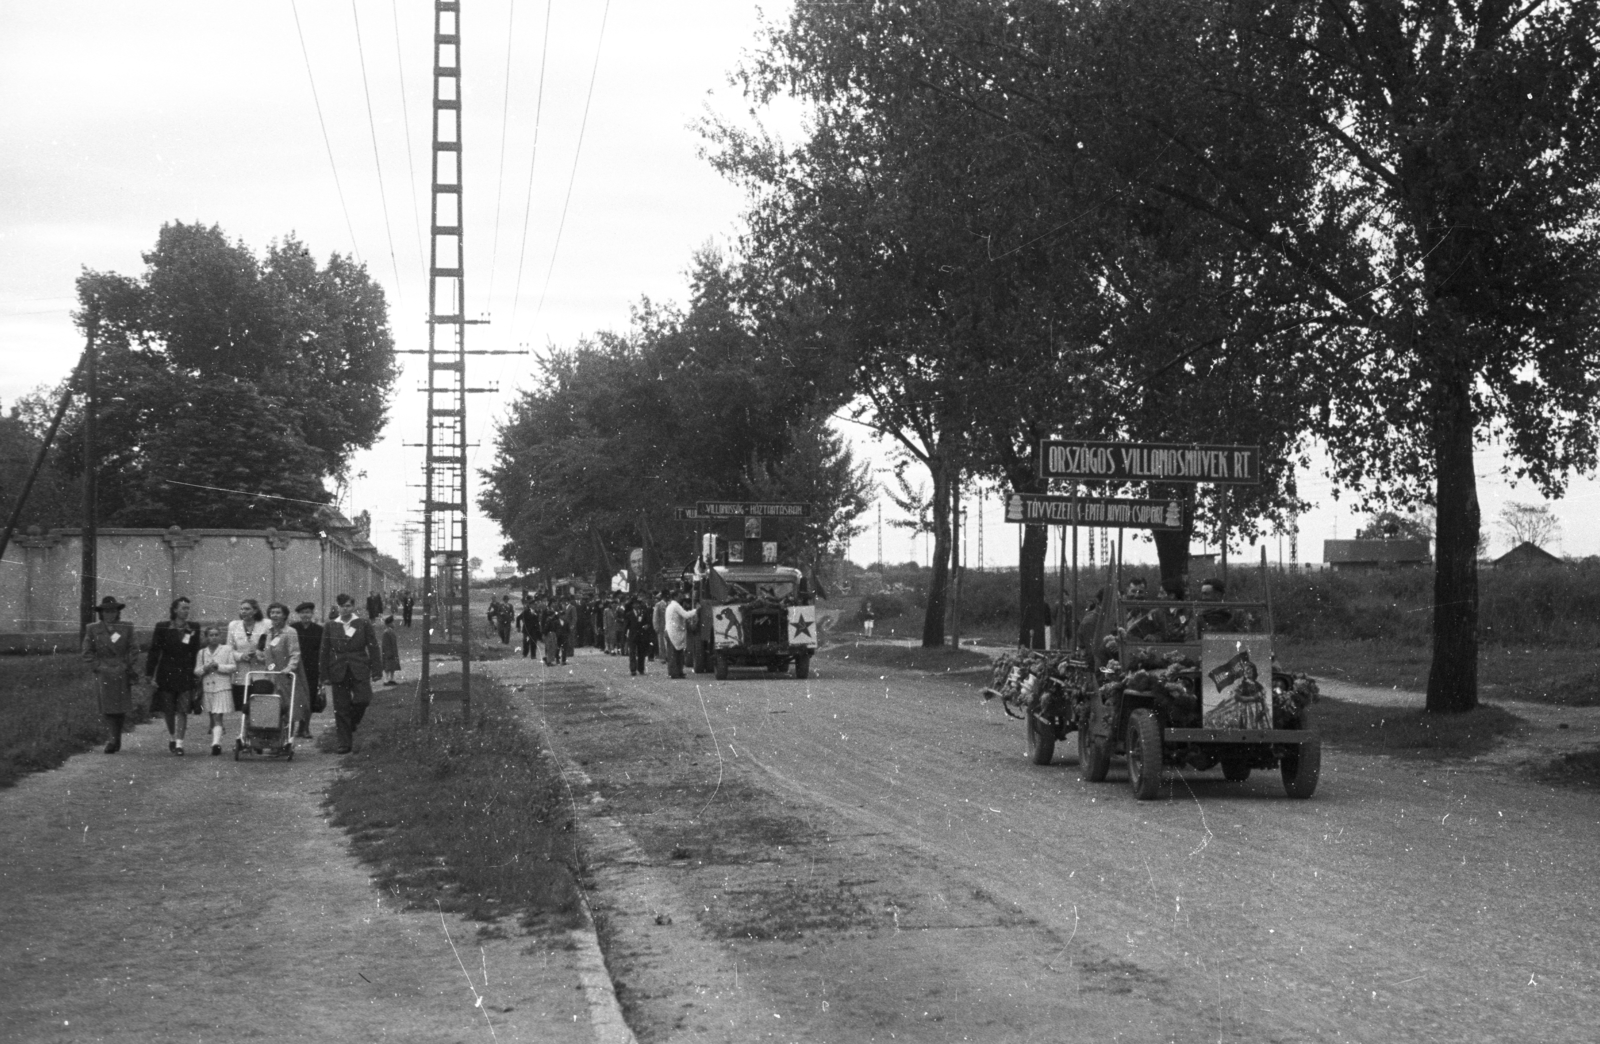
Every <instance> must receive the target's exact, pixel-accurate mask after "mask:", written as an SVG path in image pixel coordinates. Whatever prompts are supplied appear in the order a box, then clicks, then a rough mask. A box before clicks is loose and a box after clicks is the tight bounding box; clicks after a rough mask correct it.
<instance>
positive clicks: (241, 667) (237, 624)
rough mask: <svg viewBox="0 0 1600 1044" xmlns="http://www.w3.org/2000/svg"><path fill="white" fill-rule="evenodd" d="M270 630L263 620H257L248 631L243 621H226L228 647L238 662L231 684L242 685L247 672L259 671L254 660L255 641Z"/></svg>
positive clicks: (269, 626)
mask: <svg viewBox="0 0 1600 1044" xmlns="http://www.w3.org/2000/svg"><path fill="white" fill-rule="evenodd" d="M271 629H272V625H271V624H269V623H267V621H265V620H257V621H256V622H255V623H253V624H251V625H250V629H249V630H248V631H247V630H245V623H244V621H243V620H229V621H228V647H229V648H231V649H232V650H233V656H234V659H235V660H236V661H237V662H238V665H237V666H236V667H235V668H234V671H233V684H235V685H243V684H244V676H245V674H246V673H247V672H248V671H251V670H260V669H261V668H260V666H259V665H258V663H257V660H256V639H258V638H260V637H261V636H262V635H264V634H266V633H267V632H268V631H270V630H271Z"/></svg>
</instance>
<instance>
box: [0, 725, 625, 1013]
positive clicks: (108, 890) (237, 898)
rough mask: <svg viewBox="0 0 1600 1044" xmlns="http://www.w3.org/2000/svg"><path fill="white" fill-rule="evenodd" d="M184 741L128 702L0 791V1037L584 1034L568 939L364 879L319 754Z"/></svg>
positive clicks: (330, 764) (331, 767)
mask: <svg viewBox="0 0 1600 1044" xmlns="http://www.w3.org/2000/svg"><path fill="white" fill-rule="evenodd" d="M234 724H235V719H234V718H233V716H231V715H230V716H229V726H230V728H231V727H233V726H234ZM195 731H196V730H195V729H194V728H193V727H192V726H191V736H192V737H193V736H194V734H195ZM200 731H201V732H202V733H203V731H204V730H200ZM191 744H192V745H191V747H190V753H189V754H188V755H187V756H185V757H182V758H177V757H172V756H171V755H169V754H168V753H167V750H166V732H165V730H164V729H162V728H161V726H160V725H159V724H147V725H143V726H141V727H140V728H139V729H138V730H136V731H135V732H133V733H132V734H130V735H129V736H128V737H127V738H126V740H125V741H124V745H123V750H122V753H120V754H117V755H112V756H107V755H104V754H101V753H99V752H98V751H96V752H94V753H90V754H82V755H79V756H77V757H75V758H72V759H71V760H70V761H68V762H67V764H66V765H65V766H63V767H62V768H61V769H59V770H56V771H54V772H47V773H42V774H40V775H37V776H33V777H30V778H29V779H26V780H24V781H23V782H22V783H21V784H19V785H18V786H16V787H14V788H12V789H10V790H6V791H0V837H3V838H4V840H3V842H0V896H3V897H4V900H3V903H0V1040H4V1041H29V1042H31V1041H117V1042H135V1044H142V1042H149V1044H170V1042H175V1041H234V1040H260V1041H316V1042H319V1044H322V1042H327V1041H339V1042H346V1041H379V1040H382V1041H417V1042H424V1041H425V1042H429V1044H437V1042H440V1041H468V1040H471V1041H477V1040H484V1041H487V1040H498V1041H502V1042H503V1041H512V1040H521V1041H539V1042H541V1044H548V1042H554V1044H560V1042H563V1041H571V1042H590V1041H594V1040H597V1039H603V1038H602V1037H599V1036H597V1034H596V1032H595V1030H594V1028H593V1026H592V1025H591V1011H590V1008H589V1006H588V1004H587V1003H586V1000H585V996H586V995H585V992H584V990H583V989H581V988H580V987H581V986H582V985H583V975H584V972H585V969H584V968H583V967H582V963H581V957H582V954H581V951H580V950H578V949H573V948H569V947H567V946H566V945H563V943H562V941H560V940H556V941H553V942H551V941H546V942H542V943H541V942H538V941H536V940H534V939H531V938H528V937H513V938H510V939H504V940H482V941H480V940H479V939H478V938H477V937H476V935H475V929H476V927H477V926H476V925H474V924H472V923H470V922H464V921H462V920H460V919H458V918H455V917H449V918H447V919H444V920H441V918H440V917H439V916H437V915H428V914H421V913H403V912H401V911H400V910H399V908H398V903H390V902H388V901H386V900H385V898H384V897H383V896H381V895H379V894H378V893H377V892H376V891H375V890H374V889H373V887H372V885H371V882H370V879H369V877H368V875H367V873H366V872H365V870H363V869H362V868H361V867H360V865H359V864H357V863H356V861H355V860H354V859H353V858H352V857H351V856H350V854H349V851H348V848H347V846H346V844H345V839H344V834H343V832H342V831H338V830H335V829H333V828H331V827H329V826H328V824H327V822H326V820H325V819H324V818H323V814H322V795H323V793H324V791H325V789H326V787H327V784H328V781H329V779H330V778H331V774H332V773H334V772H336V771H337V760H336V758H335V756H334V755H331V754H321V753H318V752H317V751H316V750H315V748H314V747H312V746H310V745H302V746H301V747H300V748H299V749H298V750H297V752H296V755H295V758H294V760H293V761H292V762H283V761H245V762H239V763H235V762H234V760H233V758H232V757H231V754H228V755H225V756H223V757H219V758H214V757H211V756H209V754H208V753H207V750H208V748H207V747H206V746H204V745H202V744H199V743H194V742H193V739H192V740H191ZM358 744H359V739H358ZM230 751H231V747H230ZM480 997H481V998H482V999H483V1003H482V1005H479V1004H478V1003H477V1001H478V998H480ZM491 1027H492V1028H491Z"/></svg>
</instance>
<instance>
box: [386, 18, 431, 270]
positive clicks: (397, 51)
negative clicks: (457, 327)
mask: <svg viewBox="0 0 1600 1044" xmlns="http://www.w3.org/2000/svg"><path fill="white" fill-rule="evenodd" d="M398 3H399V0H390V3H389V14H390V17H391V19H392V21H393V22H394V64H395V68H396V69H398V70H399V72H400V115H401V120H400V122H401V124H402V125H403V126H404V127H405V129H406V169H407V170H409V171H410V172H411V203H412V206H411V224H412V227H413V228H415V229H416V232H417V267H418V268H420V269H421V270H422V272H423V274H424V275H426V274H427V271H428V261H427V254H426V253H425V252H424V251H423V249H422V216H421V214H422V194H421V193H419V192H418V191H417V164H416V160H415V159H414V158H413V157H414V156H415V155H416V153H415V152H413V150H412V148H411V106H410V105H409V104H408V103H407V102H406V63H405V59H404V58H403V57H402V52H403V48H402V47H401V46H400V9H399V7H398Z"/></svg>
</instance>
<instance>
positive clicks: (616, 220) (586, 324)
mask: <svg viewBox="0 0 1600 1044" xmlns="http://www.w3.org/2000/svg"><path fill="white" fill-rule="evenodd" d="M462 6H463V8H464V11H463V15H462V32H463V48H462V66H463V106H464V113H463V120H464V136H463V140H464V153H465V175H464V188H465V191H464V195H465V201H466V223H467V232H466V246H467V278H466V287H467V297H468V301H469V306H468V311H469V313H476V314H480V315H486V316H487V317H488V318H489V319H490V320H491V322H490V324H489V325H487V326H477V327H472V328H471V330H470V332H469V335H468V336H469V344H468V346H469V347H470V348H492V349H511V348H518V347H526V346H532V347H535V348H542V347H544V346H546V345H549V344H551V343H555V344H570V343H572V342H573V341H574V340H576V339H577V338H578V337H580V336H583V335H586V334H590V333H593V332H595V331H597V330H605V329H612V330H622V329H625V328H626V327H627V325H628V323H629V315H630V309H631V307H632V306H633V305H635V304H636V303H637V302H638V301H639V299H640V298H641V297H646V296H647V297H650V298H652V299H655V300H676V301H682V300H683V299H684V298H685V296H686V293H687V290H686V280H685V276H684V273H685V271H686V269H687V267H688V264H689V261H690V256H691V254H692V253H693V252H694V251H695V250H696V249H697V248H699V247H700V246H702V245H705V244H707V243H713V244H726V243H728V242H729V241H730V240H731V239H732V238H733V237H734V236H736V235H737V230H738V216H739V212H740V209H741V206H742V199H741V196H740V194H739V193H738V191H736V190H735V189H734V188H732V187H731V186H729V185H728V184H727V183H725V182H724V181H722V180H721V179H720V178H719V177H718V176H717V175H716V174H715V173H714V172H713V171H712V170H711V169H710V167H709V165H708V164H706V162H705V161H704V160H702V159H701V158H700V157H699V155H698V150H699V149H700V147H701V144H702V142H701V138H700V136H699V134H698V132H697V131H696V130H695V126H694V125H695V123H696V122H697V121H698V120H700V119H701V118H703V117H704V116H705V115H706V114H707V113H709V112H716V113H720V114H724V115H730V116H731V115H737V114H739V113H742V112H743V111H744V109H745V104H744V102H743V101H742V99H741V98H740V97H739V95H738V94H737V92H736V91H734V90H733V89H732V88H730V87H728V86H727V83H726V76H727V73H728V72H729V71H730V70H732V69H733V68H734V67H735V66H736V65H737V63H738V62H739V60H740V57H741V54H742V53H743V52H744V51H745V50H746V49H748V48H750V47H751V46H752V45H753V44H754V41H755V40H756V37H757V33H758V30H759V25H760V14H759V11H758V9H757V7H756V6H755V5H753V4H751V3H749V2H746V0H685V2H680V3H676V4H663V3H659V2H649V0H611V3H610V4H609V7H608V6H607V4H606V3H605V0H583V2H575V0H557V2H553V3H550V4H548V5H547V4H544V3H537V2H530V0H524V2H523V3H520V4H517V5H516V7H515V9H514V10H513V9H512V7H511V6H510V4H509V3H508V0H466V2H465V3H464V4H463V5H462ZM787 9H788V5H787V4H786V3H785V4H767V5H765V10H766V12H767V14H768V16H769V17H774V18H776V17H783V16H784V14H785V12H786V11H787ZM547 10H548V11H549V32H548V48H547V50H546V46H545V42H546V33H545V30H546V22H545V18H546V11H547ZM297 14H298V30H297V19H296V15H297ZM397 17H398V24H397V22H396V18H397ZM358 19H359V42H358ZM602 20H604V27H603V33H602ZM431 31H432V4H430V3H421V2H418V0H388V2H380V0H357V2H356V3H355V4H354V5H353V7H352V4H350V3H344V2H337V3H335V2H326V0H299V2H298V4H291V3H290V2H289V0H230V2H228V3H218V2H216V0H190V2H175V0H151V2H142V3H137V4H132V3H107V2H103V0H101V2H93V3H90V2H81V0H52V2H50V3H34V4H27V3H22V2H20V0H0V101H3V104H0V406H4V407H6V408H9V406H10V404H11V402H12V401H13V400H14V399H15V398H16V397H17V396H18V395H20V394H22V393H25V392H27V391H29V390H31V389H33V388H35V387H37V386H38V385H40V384H44V383H47V382H55V381H59V380H60V379H61V378H63V377H64V376H65V375H66V374H67V372H68V371H70V369H71V368H72V365H73V362H74V361H75V359H76V357H77V354H78V352H79V351H80V350H81V348H82V345H81V343H80V341H79V338H78V334H77V332H76V331H75V330H74V329H73V327H72V325H71V322H70V320H69V318H68V311H69V309H70V308H71V307H72V305H73V281H74V279H75V278H76V277H77V275H78V273H79V271H80V270H81V269H82V268H85V267H86V268H90V269H96V270H111V271H117V272H122V273H125V274H129V275H134V274H137V273H139V272H140V271H142V269H143V264H142V262H141V260H140V256H139V255H140V253H141V252H142V251H145V250H148V249H149V248H150V247H151V246H153V244H154V242H155V238H156V233H157V231H158V230H159V228H160V226H161V224H162V223H163V222H165V221H173V220H183V221H190V222H193V221H200V222H205V223H208V224H212V223H214V224H218V225H220V226H221V227H222V228H223V229H224V230H225V231H226V232H227V233H228V235H229V236H230V237H233V238H235V239H241V240H243V241H244V242H245V243H247V244H248V245H250V246H251V247H252V248H254V249H256V250H257V251H260V250H262V249H263V248H264V247H265V246H266V244H267V243H268V242H269V241H270V240H272V239H273V238H276V237H280V236H282V235H284V234H286V233H289V232H293V233H295V234H296V235H297V236H298V237H299V238H300V239H301V240H302V241H303V242H305V243H306V244H307V245H308V246H309V247H310V248H311V249H312V251H313V252H314V253H316V254H317V255H318V256H319V258H322V259H326V256H327V254H328V253H329V252H330V251H340V252H343V253H347V254H348V253H354V254H355V255H357V256H358V257H360V258H361V259H362V260H363V261H365V262H366V264H367V266H368V269H369V271H370V273H371V274H372V276H373V278H375V279H376V280H377V281H378V282H379V283H381V284H382V285H383V287H384V289H385V292H386V293H387V294H388V296H389V301H390V308H391V311H390V318H391V324H392V327H393V330H394V334H395V338H396V341H397V344H398V346H399V347H400V348H412V349H416V348H423V347H425V346H426V343H427V342H426V337H427V329H426V326H425V325H424V322H423V320H424V318H425V316H426V312H427V285H426V282H425V280H424V267H423V266H424V264H425V256H426V251H427V249H428V244H427V240H426V236H425V226H426V221H427V207H428V197H427V191H428V190H427V171H428V149H429V144H430V140H431V138H430V123H429V120H430V112H429V100H430V98H431V91H432V84H431V76H430V64H431V60H432V55H431V46H430V34H431ZM302 38H303V40H304V49H303V50H302V43H301V41H302ZM542 53H547V54H548V66H547V68H546V69H545V70H544V73H543V102H542V107H541V105H540V101H539V85H540V72H541V54H542ZM597 56H598V60H597ZM363 64H364V66H365V79H363ZM308 65H309V76H308ZM508 70H509V76H508ZM402 71H403V78H402ZM591 78H592V82H593V93H592V97H591V95H590V93H589V89H590V83H591ZM313 81H314V83H315V96H314V95H313V89H312V83H313ZM369 98H370V106H371V110H370V111H371V119H370V121H369V117H368V103H369ZM319 101H320V107H321V117H322V120H321V122H319V118H318V104H317V103H318V102H319ZM586 107H587V121H586V123H585V119H584V117H585V109H586ZM536 111H539V112H540V113H541V117H540V119H539V120H538V121H537V123H538V126H539V133H538V150H537V155H535V152H534V148H533V145H534V131H535V126H536V120H535V113H536ZM790 119H791V124H790V125H791V126H792V117H791V118H790ZM324 125H325V126H326V140H325V139H324V132H323V126H324ZM780 129H781V128H780ZM408 131H409V141H408ZM580 134H581V148H580ZM374 139H376V146H374ZM330 151H331V154H332V162H331V163H330V157H329V153H330ZM530 171H531V193H530ZM380 185H381V189H380ZM530 201H531V205H530ZM524 229H526V234H524ZM558 235H559V241H558ZM403 358H404V359H405V360H406V361H405V366H406V369H407V374H406V375H405V376H403V377H402V378H401V380H400V382H399V385H398V388H397V394H396V396H395V400H394V405H393V408H392V409H391V413H390V417H391V419H390V423H389V425H388V427H387V428H386V429H385V431H384V433H383V437H382V440H381V441H380V442H379V443H378V444H377V446H376V447H375V448H374V449H373V450H371V451H369V452H365V453H362V454H360V455H359V456H358V458H357V460H356V462H355V470H356V471H357V472H361V473H364V474H365V477H364V478H362V479H360V480H358V481H357V482H356V483H355V484H354V486H353V488H352V490H351V496H350V498H349V500H348V501H347V502H346V505H345V506H346V509H347V510H348V511H350V512H355V511H359V510H361V509H363V508H365V509H367V510H370V511H371V512H372V514H373V518H374V539H375V540H376V541H377V542H378V543H379V545H380V546H382V547H384V548H385V549H387V550H390V551H392V552H394V553H396V554H399V553H400V548H401V539H400V527H401V526H402V525H403V524H405V523H406V521H407V520H408V519H412V520H415V517H416V513H415V512H414V511H412V510H411V508H412V505H413V504H414V503H415V502H416V501H417V494H416V491H415V490H412V489H409V488H407V484H408V483H414V482H417V481H419V478H418V476H419V475H420V473H421V469H422V462H421V451H420V450H418V449H414V448H407V447H405V446H404V445H403V444H404V443H407V442H418V441H420V440H421V438H422V418H423V402H422V396H421V395H418V394H417V393H416V388H417V387H418V385H419V383H420V379H419V377H418V374H420V373H421V371H422V367H421V365H420V362H419V361H417V357H414V356H407V357H403ZM470 365H471V370H472V378H471V381H470V383H471V384H473V385H486V384H498V385H499V386H500V387H501V388H503V389H505V390H506V391H507V392H508V393H509V392H510V391H512V390H513V389H515V388H516V387H517V386H518V385H519V381H520V379H521V376H522V375H523V374H525V373H526V372H527V369H528V367H529V365H530V363H529V361H528V360H527V359H523V358H520V357H509V358H499V357H487V358H480V359H475V360H472V362H471V364H470ZM509 400H510V395H509V394H507V395H502V396H488V395H479V396H474V397H473V398H472V401H471V402H470V403H469V410H470V411H471V415H472V418H471V427H472V429H473V430H474V431H475V432H476V433H477V434H476V436H475V439H474V441H477V442H479V443H480V444H481V445H480V448H479V449H477V450H475V451H474V452H475V454H476V458H475V467H478V468H481V467H485V466H487V465H488V463H489V460H490V458H491V455H492V437H493V430H492V427H491V422H492V420H493V418H494V417H496V416H498V415H499V414H500V413H501V412H502V411H503V409H504V406H505V404H506V403H507V402H509ZM846 429H847V431H848V433H849V434H851V435H852V436H853V437H854V436H857V435H858V432H859V429H851V428H850V426H848V425H847V426H846ZM861 447H862V450H863V452H868V453H872V452H875V451H874V450H873V448H872V447H871V445H870V443H867V442H865V441H862V442H861ZM876 454H877V457H878V458H880V459H879V460H878V461H876V463H887V459H886V455H885V454H883V453H882V451H881V450H878V451H876ZM1499 463H1500V461H1499V458H1498V456H1497V455H1495V454H1494V453H1493V452H1492V451H1486V452H1484V453H1483V454H1481V455H1480V467H1479V471H1480V476H1481V478H1480V482H1481V486H1480V495H1481V497H1482V499H1483V507H1484V518H1485V521H1486V523H1488V522H1491V521H1492V520H1493V518H1494V517H1495V515H1496V514H1497V513H1498V511H1499V509H1500V508H1501V507H1502V506H1503V505H1504V503H1505V502H1506V501H1508V500H1521V501H1532V502H1538V500H1539V498H1538V496H1537V493H1536V492H1535V491H1534V490H1533V489H1532V488H1531V487H1529V486H1528V485H1527V484H1526V483H1524V484H1522V485H1521V486H1520V487H1515V488H1513V487H1511V486H1509V485H1508V484H1507V483H1506V482H1505V481H1502V480H1501V479H1500V477H1499V475H1498V467H1499ZM474 485H475V486H476V482H475V483H474ZM1301 488H1302V490H1304V491H1306V492H1307V493H1308V494H1309V495H1310V497H1311V498H1312V499H1313V500H1316V501H1317V502H1318V507H1317V510H1315V511H1314V512H1313V513H1311V514H1310V515H1308V516H1306V517H1305V518H1303V519H1302V521H1301V539H1300V555H1301V558H1302V559H1303V560H1308V561H1319V560H1320V559H1321V542H1322V540H1323V539H1325V538H1329V537H1333V536H1335V535H1336V534H1337V535H1338V536H1342V537H1348V536H1351V535H1353V532H1354V529H1355V527H1356V525H1357V524H1358V519H1357V518H1356V517H1355V516H1354V515H1352V514H1351V513H1350V512H1349V511H1348V510H1347V509H1346V508H1345V507H1344V505H1343V504H1338V503H1335V502H1334V501H1333V500H1332V498H1331V497H1330V496H1329V483H1328V482H1327V480H1326V479H1325V478H1323V477H1321V476H1320V475H1318V474H1315V473H1313V474H1308V475H1305V476H1303V477H1302V487H1301ZM1348 499H1349V498H1348V497H1347V498H1346V502H1348ZM1554 507H1555V509H1556V510H1557V512H1558V513H1559V514H1560V515H1561V517H1562V520H1563V530H1562V539H1561V544H1560V548H1559V550H1562V551H1564V552H1565V553H1567V554H1600V527H1597V526H1595V525H1594V524H1593V521H1592V520H1594V519H1596V518H1600V485H1597V483H1596V482H1595V480H1594V479H1592V478H1585V477H1578V478H1575V479H1574V481H1573V485H1572V490H1571V492H1570V494H1569V496H1568V498H1567V499H1566V500H1565V501H1563V502H1561V503H1558V504H1556V505H1554ZM971 511H972V518H973V519H974V520H976V517H977V508H976V505H973V506H972V508H971ZM897 514H898V513H897V512H896V511H895V510H894V509H893V507H892V505H888V504H885V505H884V519H885V522H886V523H887V522H888V521H889V520H891V519H893V518H894V517H896V516H897ZM983 514H984V517H985V523H986V525H985V529H984V538H983V545H984V546H983V557H984V560H985V562H986V564H989V565H995V564H1014V563H1015V562H1016V530H1015V527H1008V526H1006V525H1005V524H1004V523H1003V522H1000V521H999V515H1000V512H999V509H998V506H997V504H996V502H995V501H994V500H992V499H991V500H990V501H989V503H988V506H987V507H986V508H985V509H984V512H983ZM862 521H863V522H866V523H868V524H869V526H870V528H869V532H868V533H867V534H865V535H864V536H862V537H858V538H857V539H856V541H855V543H854V546H853V553H852V558H854V559H855V560H857V561H862V562H866V561H871V560H872V559H874V558H876V557H877V532H876V526H875V522H876V512H875V511H874V512H869V514H868V516H867V517H866V518H864V519H863V520H862ZM470 540H471V544H472V551H473V553H474V554H476V555H478V556H479V557H482V558H483V559H485V560H486V561H490V562H493V561H496V560H497V559H498V551H499V549H500V546H501V544H502V542H503V538H502V537H501V536H500V534H499V532H498V530H497V528H496V527H495V526H494V525H493V524H492V523H490V522H488V521H487V520H483V519H477V520H475V521H474V525H473V527H472V531H471V536H470ZM417 543H418V547H419V549H420V536H419V537H418V540H417ZM1139 546H1140V547H1141V548H1144V550H1143V551H1140V550H1135V549H1133V548H1130V551H1131V552H1132V553H1133V554H1142V555H1144V556H1150V555H1151V553H1150V552H1149V550H1148V546H1147V545H1139ZM1496 546H1497V549H1500V548H1503V546H1504V541H1503V540H1497V545H1496ZM883 550H884V556H885V557H886V558H888V559H889V560H891V561H903V560H906V559H911V558H916V559H918V560H921V561H926V558H925V557H924V554H923V551H922V546H921V542H920V541H919V542H917V544H916V545H915V546H913V544H912V543H911V542H910V541H909V540H908V539H907V538H906V537H905V536H904V535H903V534H902V532H901V531H900V530H897V529H894V528H893V527H891V526H889V525H887V524H885V526H884V527H883ZM1270 551H1271V553H1272V555H1273V556H1274V557H1276V554H1277V543H1276V542H1275V541H1274V542H1273V543H1271V544H1270ZM967 554H968V560H969V562H970V563H971V564H974V565H975V564H977V561H978V541H977V539H976V534H974V537H973V539H971V540H970V541H969V542H968V544H967ZM1235 554H1237V555H1239V556H1241V557H1243V556H1246V555H1251V554H1252V552H1250V551H1248V550H1246V549H1236V551H1235ZM1285 555H1287V545H1285Z"/></svg>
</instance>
